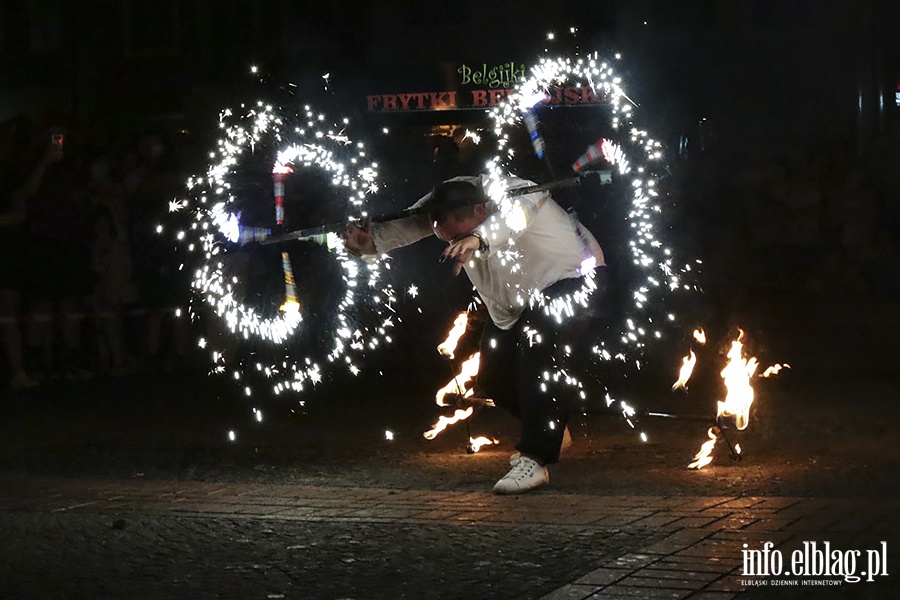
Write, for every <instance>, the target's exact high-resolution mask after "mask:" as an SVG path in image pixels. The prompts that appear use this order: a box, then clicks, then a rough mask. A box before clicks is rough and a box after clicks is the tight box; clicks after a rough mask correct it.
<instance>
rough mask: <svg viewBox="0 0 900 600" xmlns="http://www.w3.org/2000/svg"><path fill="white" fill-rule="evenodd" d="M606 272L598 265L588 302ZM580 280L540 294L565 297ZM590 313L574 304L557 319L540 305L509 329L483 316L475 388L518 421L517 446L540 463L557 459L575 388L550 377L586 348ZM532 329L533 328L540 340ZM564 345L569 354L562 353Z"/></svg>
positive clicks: (598, 294) (594, 299)
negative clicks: (572, 311) (567, 313)
mask: <svg viewBox="0 0 900 600" xmlns="http://www.w3.org/2000/svg"><path fill="white" fill-rule="evenodd" d="M605 275H606V273H605V269H604V268H600V269H597V273H596V275H595V282H596V283H597V286H598V289H596V290H594V292H593V294H592V295H591V300H590V304H591V305H595V304H596V303H597V302H598V301H599V300H600V297H601V296H602V295H603V291H604V289H605ZM583 283H584V281H583V280H582V279H581V278H577V279H565V280H563V281H560V282H557V283H555V284H553V285H551V286H550V287H548V288H547V289H545V290H544V295H545V296H546V297H547V298H555V297H561V296H565V295H566V294H569V293H572V292H574V291H576V290H578V289H579V288H581V286H582V285H583ZM592 316H593V315H592V311H591V308H590V307H588V308H585V307H580V306H579V307H578V308H577V310H576V311H575V315H574V316H570V317H568V318H566V319H565V320H564V321H563V322H562V323H557V322H556V320H555V319H554V318H553V317H550V316H547V315H545V314H544V312H543V310H541V308H540V307H534V308H531V307H529V308H527V309H526V310H525V312H524V313H523V314H522V316H521V317H520V318H519V320H518V321H517V322H516V324H515V325H514V326H513V327H512V328H511V329H508V330H503V329H500V328H498V327H497V326H496V325H494V324H493V323H492V322H491V321H490V320H488V322H487V324H486V325H485V328H484V333H483V334H482V336H481V364H480V365H479V369H478V387H479V388H481V391H482V392H483V393H484V394H485V395H486V396H487V397H489V398H492V399H493V400H494V402H495V403H496V404H497V406H500V407H502V408H504V409H506V410H508V411H509V412H510V413H512V414H513V416H515V417H516V418H518V419H519V420H520V421H521V422H522V434H521V437H520V438H519V441H518V443H517V444H516V449H517V450H518V451H519V452H521V453H522V454H525V455H527V456H530V457H532V458H534V459H535V460H537V461H538V462H539V463H541V464H551V463H555V462H556V461H558V460H559V447H560V444H562V438H563V431H564V430H565V428H566V425H567V424H568V422H569V409H570V405H571V398H572V396H573V395H574V391H575V390H574V389H572V388H567V386H566V385H565V384H564V383H561V382H559V381H554V375H555V374H556V373H557V372H558V371H559V369H560V368H567V369H568V368H570V365H569V363H570V362H573V363H574V360H575V359H580V358H584V357H585V356H584V355H585V354H587V353H589V352H590V347H589V344H588V343H586V342H585V340H590V339H593V338H592V336H591V335H590V333H591V332H590V331H589V330H590V324H591V319H592ZM531 332H537V333H538V335H539V336H540V339H537V337H536V336H535V335H534V334H533V333H531ZM579 341H581V342H583V343H580V344H579ZM566 346H568V347H569V350H570V351H571V352H567V351H566Z"/></svg>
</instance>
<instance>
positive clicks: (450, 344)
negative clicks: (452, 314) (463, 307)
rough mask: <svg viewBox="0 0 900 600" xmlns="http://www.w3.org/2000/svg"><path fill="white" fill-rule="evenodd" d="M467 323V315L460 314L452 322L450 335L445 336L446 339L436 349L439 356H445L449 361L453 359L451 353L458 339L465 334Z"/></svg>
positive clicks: (454, 349)
mask: <svg viewBox="0 0 900 600" xmlns="http://www.w3.org/2000/svg"><path fill="white" fill-rule="evenodd" d="M468 323H469V314H468V313H465V312H461V313H459V314H458V315H457V316H456V320H455V321H453V327H452V328H451V329H450V333H448V334H447V339H446V340H444V341H443V342H441V343H440V345H438V347H437V350H438V352H440V354H441V356H446V357H447V358H450V359H452V358H453V353H454V352H455V351H456V345H457V344H458V343H459V338H461V337H462V336H463V334H464V333H465V332H466V326H467V325H468Z"/></svg>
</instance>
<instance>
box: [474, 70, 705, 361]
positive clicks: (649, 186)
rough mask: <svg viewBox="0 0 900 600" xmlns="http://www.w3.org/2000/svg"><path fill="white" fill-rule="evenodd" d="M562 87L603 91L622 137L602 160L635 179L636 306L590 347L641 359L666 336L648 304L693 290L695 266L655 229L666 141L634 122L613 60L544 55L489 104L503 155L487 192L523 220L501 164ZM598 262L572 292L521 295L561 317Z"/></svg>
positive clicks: (577, 302)
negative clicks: (679, 260) (515, 134)
mask: <svg viewBox="0 0 900 600" xmlns="http://www.w3.org/2000/svg"><path fill="white" fill-rule="evenodd" d="M563 85H580V86H587V87H590V88H591V89H592V90H593V93H594V94H595V95H596V96H597V97H605V98H606V99H607V100H608V104H609V108H610V111H611V113H612V122H611V125H612V127H613V129H614V130H615V131H617V132H618V133H619V134H620V136H621V138H622V141H621V142H619V143H617V142H614V141H611V140H604V141H603V144H602V149H603V155H604V158H605V159H606V160H607V162H609V163H610V164H611V165H612V166H613V168H614V170H615V172H616V173H617V174H618V176H619V177H624V178H627V180H628V181H630V186H629V187H630V189H631V199H630V209H629V212H628V214H627V222H628V226H629V227H630V228H631V230H632V232H633V236H632V239H631V240H630V242H629V251H630V253H631V258H632V261H633V264H634V265H635V266H637V267H638V268H639V270H640V272H641V273H642V274H643V276H644V277H643V279H640V278H638V280H636V281H634V282H632V290H631V293H630V295H631V298H632V300H633V304H632V306H631V310H630V311H629V313H630V314H629V315H627V316H626V317H625V319H624V323H623V324H622V325H621V326H620V327H619V328H618V329H619V331H618V332H617V333H616V335H613V336H612V337H611V339H610V340H609V341H605V342H603V343H602V344H600V345H598V346H596V347H595V348H594V349H593V350H594V352H595V353H596V354H597V355H599V356H600V357H601V358H602V359H604V360H609V359H611V358H613V357H615V358H618V359H621V360H628V359H629V358H633V357H636V356H637V354H638V353H639V352H640V351H641V350H642V349H643V348H645V347H646V345H647V344H648V342H650V341H651V340H653V339H659V338H661V337H662V336H663V332H662V330H663V326H664V323H658V322H654V320H653V317H652V316H650V315H648V314H646V313H647V309H648V308H649V307H651V306H654V305H656V306H658V304H657V303H656V301H657V300H658V299H659V298H660V297H661V296H662V295H664V294H666V293H668V292H672V291H675V290H689V289H695V288H694V286H693V285H692V284H691V283H687V282H685V281H683V279H682V277H683V276H684V275H685V274H687V273H690V272H691V266H690V265H689V264H685V265H683V266H678V265H676V259H675V254H674V252H673V251H672V250H671V249H670V248H668V247H667V246H666V245H665V244H664V242H663V241H662V240H661V239H660V238H659V236H658V234H657V230H658V226H657V223H656V222H657V220H658V219H659V218H660V215H661V213H662V210H663V205H662V202H661V201H660V198H659V196H660V192H659V189H658V182H657V179H656V177H655V176H654V175H653V173H654V172H655V171H659V170H660V169H662V168H663V166H664V165H663V164H662V161H663V152H662V144H661V143H660V142H658V141H656V140H654V139H652V138H651V137H650V136H649V135H648V133H647V132H646V131H645V130H642V129H640V128H638V127H637V126H636V125H635V124H634V122H633V112H634V111H633V102H632V101H631V99H630V98H628V96H627V95H626V93H625V90H624V89H623V87H622V82H621V78H619V77H618V76H616V74H615V71H614V69H613V67H612V66H611V64H610V63H609V62H608V61H603V60H601V59H600V58H599V56H598V55H597V54H593V55H590V56H588V57H579V58H576V59H573V58H563V59H550V58H546V57H545V58H542V59H541V60H540V61H539V63H538V64H537V65H536V66H534V67H532V68H531V72H530V75H529V76H528V77H526V79H525V80H524V81H523V82H522V83H521V84H520V85H519V87H518V88H517V90H516V93H514V94H511V95H510V96H509V101H508V102H504V103H499V104H498V105H497V106H495V107H493V108H492V109H491V111H490V112H489V115H490V117H491V119H492V120H493V123H494V133H495V135H496V137H497V140H498V141H497V144H498V150H499V153H500V154H499V155H498V156H495V157H494V158H493V159H492V160H491V161H490V162H489V163H488V184H487V190H486V192H487V194H488V196H490V197H491V199H492V200H493V201H494V202H495V203H496V204H497V206H498V207H499V210H500V213H501V214H502V215H503V216H504V217H505V219H506V223H507V225H509V226H510V227H511V228H512V229H513V230H518V229H521V228H523V227H524V226H525V225H524V223H525V220H524V217H523V215H522V214H521V212H522V211H521V209H520V208H519V207H518V205H517V204H516V203H515V202H514V201H513V200H511V199H510V196H509V194H507V193H506V192H507V189H506V183H505V178H504V171H505V168H504V164H505V163H506V162H507V161H508V160H509V159H511V158H512V155H513V147H512V143H511V141H510V129H511V128H512V127H514V126H518V125H520V124H521V122H522V121H523V120H524V119H525V116H526V115H527V113H528V111H529V110H530V109H532V108H533V107H534V106H535V105H537V104H539V103H541V102H544V101H549V99H550V94H549V93H548V90H549V89H550V88H552V87H556V86H563ZM508 257H509V260H508V262H509V264H510V266H511V268H515V264H516V260H515V259H516V257H517V254H516V252H515V248H510V249H509V250H508ZM593 267H594V265H593V264H585V265H582V273H583V274H585V275H586V276H585V284H584V285H583V286H582V289H580V290H578V291H577V292H574V293H572V294H569V295H568V296H565V297H563V298H558V299H554V300H552V301H550V300H546V299H545V298H543V295H542V294H541V293H540V290H522V298H527V299H528V301H529V302H532V303H537V304H538V305H540V306H541V307H542V309H543V310H544V312H545V313H546V314H548V315H551V316H552V317H554V319H555V320H556V321H558V322H560V321H562V320H564V319H565V318H566V317H567V316H571V315H573V314H574V312H575V311H576V310H578V307H582V308H584V307H586V306H587V303H588V299H589V298H590V296H591V294H592V293H593V291H594V289H595V288H596V285H595V283H594V281H593V278H592V277H591V274H592V273H593ZM665 320H666V321H669V322H673V321H675V315H674V314H672V313H669V314H667V315H666V316H665Z"/></svg>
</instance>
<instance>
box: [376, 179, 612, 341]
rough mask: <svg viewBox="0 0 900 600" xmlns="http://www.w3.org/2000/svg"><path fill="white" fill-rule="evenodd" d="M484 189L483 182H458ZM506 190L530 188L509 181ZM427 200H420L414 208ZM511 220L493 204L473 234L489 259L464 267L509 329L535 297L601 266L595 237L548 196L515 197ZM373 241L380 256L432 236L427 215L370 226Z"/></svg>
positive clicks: (521, 182) (542, 193) (524, 183)
mask: <svg viewBox="0 0 900 600" xmlns="http://www.w3.org/2000/svg"><path fill="white" fill-rule="evenodd" d="M454 180H455V181H469V182H471V183H474V184H475V185H478V186H483V185H484V182H483V181H482V178H481V177H456V178H454V179H453V180H451V181H454ZM507 184H508V187H509V189H510V190H512V189H515V188H519V187H524V186H529V185H534V184H533V183H532V182H530V181H527V180H524V179H518V178H513V177H511V178H509V179H508V180H507ZM430 197H431V194H430V193H429V194H427V195H425V196H424V197H422V198H421V199H419V200H418V201H417V202H416V203H415V204H413V205H412V207H411V208H417V207H418V206H420V205H421V204H422V203H424V202H425V201H426V200H427V199H428V198H430ZM512 200H513V207H512V210H511V211H509V213H510V214H508V215H506V216H504V215H501V214H500V210H499V209H498V208H497V207H495V206H494V205H493V204H489V205H488V210H489V216H488V218H487V219H486V220H485V221H484V223H482V224H481V225H480V226H479V227H478V228H477V229H476V231H478V232H479V233H480V234H481V235H482V236H483V237H484V239H485V240H486V241H487V242H488V245H489V247H490V250H489V251H488V252H487V255H476V257H475V258H473V259H472V260H471V261H469V262H467V263H466V264H465V265H464V268H465V271H466V274H467V275H468V276H469V280H470V281H471V282H472V284H473V285H474V286H475V289H476V290H477V291H478V295H479V296H481V299H482V301H483V302H484V304H485V307H486V308H487V310H488V313H489V314H490V316H491V320H492V321H493V322H494V324H495V325H496V326H497V327H499V328H500V329H510V328H511V327H512V326H513V325H515V323H516V321H518V319H519V317H520V316H521V315H522V312H523V311H524V310H525V308H526V307H527V306H528V302H529V298H530V296H531V294H532V293H533V292H536V291H541V290H544V289H546V288H547V287H548V286H550V285H552V284H554V283H556V282H557V281H562V280H564V279H570V278H573V277H581V276H582V275H584V274H585V270H587V269H591V268H593V266H601V265H603V264H604V261H603V251H602V250H601V249H600V245H599V244H598V243H597V240H596V239H595V238H594V236H593V235H592V234H591V233H590V232H589V231H588V230H587V228H585V226H584V225H582V224H581V223H579V222H578V221H577V220H576V219H575V217H574V216H572V215H570V214H569V213H567V212H566V211H564V210H563V209H562V208H561V207H560V206H559V205H558V204H557V203H556V202H554V201H553V199H552V198H551V197H550V194H549V193H548V192H546V191H540V192H534V193H530V194H523V195H520V196H514V197H513V198H512ZM371 231H372V238H373V240H374V242H375V248H376V249H377V251H378V253H379V254H386V253H388V252H390V251H391V250H394V249H395V248H399V247H401V246H408V245H409V244H412V243H414V242H417V241H419V240H421V239H423V238H425V237H428V236H429V235H434V230H433V229H432V224H431V222H430V221H429V217H428V215H415V216H412V217H408V218H406V219H399V220H396V221H388V222H384V223H372V228H371Z"/></svg>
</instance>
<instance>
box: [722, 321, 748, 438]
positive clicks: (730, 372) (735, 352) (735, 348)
mask: <svg viewBox="0 0 900 600" xmlns="http://www.w3.org/2000/svg"><path fill="white" fill-rule="evenodd" d="M739 331H740V330H739ZM743 337H744V332H743V331H740V334H739V335H738V339H736V340H735V341H733V342H731V350H729V351H728V355H727V356H728V362H727V363H726V364H725V368H724V369H722V373H721V375H722V379H724V380H725V388H726V389H727V390H728V392H727V394H726V395H725V401H724V402H722V401H720V402H718V403H717V409H716V418H717V419H718V418H719V417H726V418H732V417H733V418H734V425H735V427H737V428H738V429H746V428H747V425H749V423H750V405H752V404H753V386H751V385H750V378H751V377H753V374H754V373H755V372H756V369H757V367H758V366H759V364H758V363H757V362H756V358H750V359H746V358H744V355H743V348H744V345H743V344H742V343H741V339H742V338H743Z"/></svg>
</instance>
